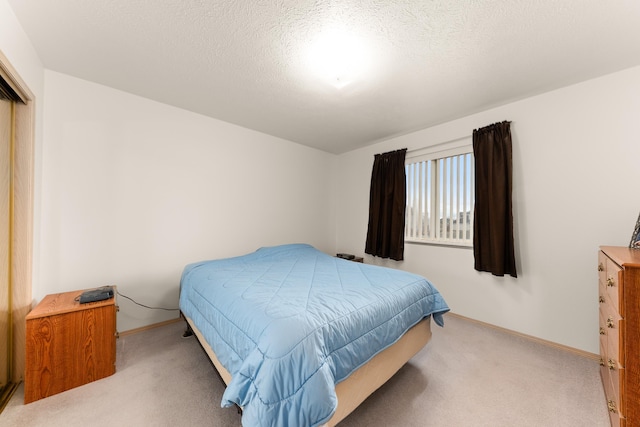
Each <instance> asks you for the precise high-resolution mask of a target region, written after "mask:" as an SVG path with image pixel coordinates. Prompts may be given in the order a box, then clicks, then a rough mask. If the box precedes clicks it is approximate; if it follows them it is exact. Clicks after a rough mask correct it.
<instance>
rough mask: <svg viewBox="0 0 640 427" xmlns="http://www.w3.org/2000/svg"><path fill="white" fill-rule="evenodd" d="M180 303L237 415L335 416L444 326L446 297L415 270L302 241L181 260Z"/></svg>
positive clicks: (327, 419) (260, 420) (324, 419)
mask: <svg viewBox="0 0 640 427" xmlns="http://www.w3.org/2000/svg"><path fill="white" fill-rule="evenodd" d="M180 310H181V312H182V315H183V316H184V318H185V319H186V320H187V322H188V323H189V325H190V327H191V329H193V331H194V333H195V334H196V336H197V337H198V340H199V341H200V343H201V344H202V346H203V347H204V348H205V350H206V351H207V354H208V355H209V357H210V358H211V360H212V362H213V364H214V366H215V367H216V369H217V370H218V372H219V373H220V376H221V377H222V379H223V380H224V382H225V383H226V385H227V387H226V389H225V392H224V394H223V396H222V402H221V404H222V406H225V407H226V406H233V405H237V406H238V407H240V408H242V414H243V415H242V424H243V426H245V427H253V426H285V425H289V426H325V425H327V426H333V425H335V424H336V423H338V422H339V421H340V420H342V419H343V418H344V417H345V416H347V415H348V414H349V413H350V412H351V411H352V410H353V409H354V408H355V407H357V406H358V405H359V404H360V403H361V402H362V401H363V400H364V399H366V397H367V396H368V395H369V394H370V393H372V392H373V391H375V390H376V389H377V388H378V387H380V386H381V385H382V384H383V383H384V382H386V381H387V380H388V379H389V378H390V377H391V376H392V375H393V374H394V373H395V372H396V371H397V370H398V369H399V368H400V367H402V366H403V365H404V364H405V363H406V362H407V361H408V360H409V359H410V358H411V357H412V356H413V355H414V354H415V353H416V352H417V351H419V350H420V348H422V347H423V346H424V345H425V344H426V343H427V341H428V340H429V337H430V336H431V330H430V320H431V319H433V320H434V322H435V323H436V324H438V325H440V326H442V325H443V314H444V313H446V312H447V311H448V310H449V308H448V306H447V304H446V302H445V301H444V299H443V298H442V296H441V295H440V293H439V292H438V291H437V289H436V288H435V287H434V286H433V285H431V284H430V283H429V282H428V281H427V280H426V279H424V278H423V277H421V276H418V275H415V274H412V273H408V272H404V271H400V270H395V269H390V268H385V267H379V266H374V265H367V264H362V263H356V262H352V261H347V260H343V259H340V258H336V257H332V256H329V255H327V254H324V253H323V252H321V251H319V250H317V249H316V248H314V247H312V246H310V245H306V244H289V245H282V246H275V247H265V248H260V249H258V250H257V251H255V252H252V253H250V254H247V255H243V256H239V257H234V258H227V259H220V260H212V261H203V262H198V263H193V264H189V265H187V266H186V267H185V269H184V271H183V274H182V278H181V284H180Z"/></svg>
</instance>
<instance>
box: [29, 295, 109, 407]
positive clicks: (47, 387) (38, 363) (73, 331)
mask: <svg viewBox="0 0 640 427" xmlns="http://www.w3.org/2000/svg"><path fill="white" fill-rule="evenodd" d="M82 292H83V291H81V290H80V291H73V292H65V293H61V294H52V295H47V296H46V297H45V298H44V299H43V300H42V301H41V302H40V304H38V305H37V306H36V307H35V308H34V309H33V310H32V311H31V312H30V313H29V314H28V315H27V337H26V339H27V348H26V368H25V381H24V403H25V404H26V403H30V402H33V401H34V400H38V399H42V398H43V397H48V396H51V395H53V394H57V393H60V392H63V391H65V390H69V389H71V388H74V387H78V386H81V385H83V384H86V383H89V382H91V381H95V380H98V379H101V378H104V377H107V376H109V375H112V374H113V373H115V371H116V365H115V363H116V335H117V333H116V311H117V306H116V303H115V297H112V298H110V299H108V300H104V301H98V302H90V303H86V304H80V303H79V302H78V301H77V299H78V298H79V296H80V294H81V293H82Z"/></svg>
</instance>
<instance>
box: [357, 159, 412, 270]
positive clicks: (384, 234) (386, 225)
mask: <svg viewBox="0 0 640 427" xmlns="http://www.w3.org/2000/svg"><path fill="white" fill-rule="evenodd" d="M406 154H407V149H406V148H403V149H401V150H396V151H391V152H388V153H383V154H376V155H375V158H374V161H373V171H372V173H371V193H370V195H369V228H368V230H367V243H366V246H365V252H366V253H368V254H370V255H375V256H379V257H381V258H391V259H394V260H396V261H401V260H403V259H404V212H405V204H406V199H407V186H406V175H405V170H404V159H405V156H406Z"/></svg>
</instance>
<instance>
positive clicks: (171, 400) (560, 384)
mask: <svg viewBox="0 0 640 427" xmlns="http://www.w3.org/2000/svg"><path fill="white" fill-rule="evenodd" d="M445 322H446V325H445V328H439V327H436V326H434V327H433V328H432V329H433V332H434V336H433V339H432V341H431V342H430V343H429V344H428V345H427V347H426V348H425V349H423V350H422V351H421V352H420V353H418V355H416V356H415V357H414V358H413V359H412V360H411V361H410V362H409V363H408V364H407V365H405V366H404V367H403V368H402V369H401V370H400V371H399V372H398V374H397V375H396V376H395V377H393V378H392V379H391V380H390V381H389V382H388V383H387V384H385V385H384V386H383V387H382V388H381V389H379V390H378V391H377V392H376V393H374V394H373V395H372V396H371V397H370V398H369V399H367V400H366V401H365V402H364V403H363V404H362V405H361V406H360V407H359V408H358V409H357V410H356V411H355V412H354V413H352V414H351V415H350V416H349V417H347V418H346V419H345V420H344V421H343V422H342V423H340V427H356V426H362V427H364V426H367V427H376V426H385V427H386V426H403V427H405V426H407V427H408V426H420V427H445V426H446V427H452V426H453V427H458V426H460V427H463V426H464V427H480V426H487V427H502V426H504V427H514V426H517V427H527V426H531V427H541V426H545V427H556V426H557V427H562V426H566V427H576V426H579V427H605V426H608V425H609V421H608V414H607V409H606V403H605V398H604V393H603V391H602V384H601V382H600V377H599V373H598V369H599V367H598V364H597V363H596V362H595V361H594V360H591V359H588V358H584V357H581V356H579V355H576V354H573V353H570V352H566V351H563V350H559V349H556V348H553V347H549V346H546V345H541V344H537V343H533V342H531V341H529V340H527V339H524V338H520V337H516V336H513V335H510V334H507V333H504V332H502V331H499V330H495V329H493V328H488V327H485V326H481V325H478V324H476V323H474V322H470V321H468V320H465V319H461V318H457V317H454V316H450V315H449V316H446V320H445ZM183 330H184V324H183V323H182V322H180V323H174V324H170V325H167V326H163V327H160V328H156V329H153V330H149V331H145V332H141V333H138V334H133V335H128V336H125V337H122V338H120V339H119V340H118V344H117V346H118V349H117V372H116V373H115V375H113V376H111V377H108V378H105V379H102V380H99V381H96V382H93V383H91V384H87V385H85V386H82V387H78V388H76V389H73V390H69V391H66V392H64V393H61V394H58V395H55V396H51V397H48V398H46V399H42V400H39V401H37V402H34V403H31V404H29V405H24V404H23V403H22V399H23V391H22V386H21V387H20V389H19V390H18V391H17V392H16V394H15V395H14V396H13V398H12V400H11V401H10V402H9V404H8V406H7V407H6V408H5V410H4V412H3V413H2V414H0V426H3V427H5V426H6V427H9V426H21V427H36V426H38V427H40V426H42V427H45V426H46V427H57V426H61V427H62V426H65V427H73V426H215V427H227V426H236V427H237V426H240V425H241V421H240V416H239V415H238V414H237V412H236V410H235V409H234V408H225V409H223V408H220V399H221V396H222V392H223V385H222V382H221V381H220V380H219V379H218V377H217V375H216V373H215V371H214V369H213V367H212V365H211V364H210V363H209V360H208V359H207V357H206V354H205V353H204V351H203V350H202V349H201V348H200V346H199V345H198V343H197V342H196V340H195V338H187V339H185V338H182V337H181V335H182V331H183Z"/></svg>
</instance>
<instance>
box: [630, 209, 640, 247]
mask: <svg viewBox="0 0 640 427" xmlns="http://www.w3.org/2000/svg"><path fill="white" fill-rule="evenodd" d="M629 247H630V248H631V249H640V215H638V219H637V221H636V228H634V229H633V234H632V235H631V241H630V242H629Z"/></svg>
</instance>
